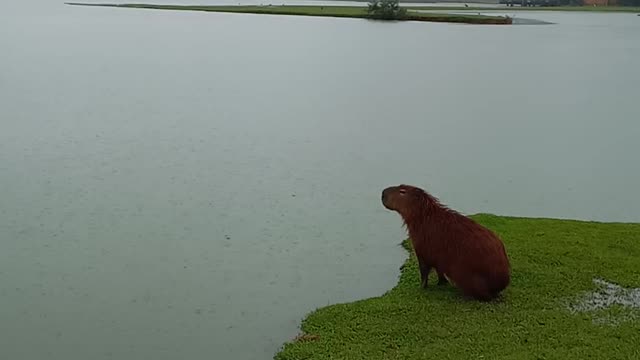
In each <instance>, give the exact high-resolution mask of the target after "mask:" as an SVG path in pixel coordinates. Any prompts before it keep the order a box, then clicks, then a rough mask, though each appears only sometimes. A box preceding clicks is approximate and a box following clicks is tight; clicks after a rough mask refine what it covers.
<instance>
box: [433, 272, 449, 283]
mask: <svg viewBox="0 0 640 360" xmlns="http://www.w3.org/2000/svg"><path fill="white" fill-rule="evenodd" d="M436 271H437V272H438V285H440V286H443V285H447V284H448V283H449V280H447V277H446V276H444V273H443V272H442V271H440V270H438V269H436Z"/></svg>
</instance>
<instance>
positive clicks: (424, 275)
mask: <svg viewBox="0 0 640 360" xmlns="http://www.w3.org/2000/svg"><path fill="white" fill-rule="evenodd" d="M418 265H419V266H420V285H422V287H423V288H426V287H427V283H428V282H429V273H430V272H431V266H429V265H427V262H426V261H424V260H422V259H421V258H420V257H418Z"/></svg>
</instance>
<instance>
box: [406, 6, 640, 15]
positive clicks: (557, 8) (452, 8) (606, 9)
mask: <svg viewBox="0 0 640 360" xmlns="http://www.w3.org/2000/svg"><path fill="white" fill-rule="evenodd" d="M407 9H414V10H436V11H441V10H444V11H460V10H469V11H485V12H489V11H490V12H494V11H578V12H580V11H583V12H625V13H640V7H633V6H548V7H544V6H540V7H521V6H514V7H506V6H504V7H497V8H491V7H477V6H475V7H474V6H469V7H464V6H407Z"/></svg>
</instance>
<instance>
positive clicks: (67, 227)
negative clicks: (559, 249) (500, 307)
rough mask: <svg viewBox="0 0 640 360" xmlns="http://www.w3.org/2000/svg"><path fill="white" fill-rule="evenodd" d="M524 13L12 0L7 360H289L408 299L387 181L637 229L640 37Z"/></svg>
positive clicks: (2, 23) (635, 28)
mask: <svg viewBox="0 0 640 360" xmlns="http://www.w3.org/2000/svg"><path fill="white" fill-rule="evenodd" d="M156 2H158V1H156ZM165 2H167V3H168V2H169V1H165ZM185 2H186V1H185ZM200 2H201V3H202V2H203V1H200ZM522 16H524V15H522ZM526 17H534V18H537V19H542V20H547V21H552V22H556V23H557V24H556V25H549V26H513V27H492V26H467V25H446V24H424V23H398V24H380V23H371V22H366V21H360V20H350V19H313V18H297V17H278V16H265V17H261V16H253V15H225V14H206V13H180V12H167V11H144V10H123V9H101V8H80V7H68V6H64V5H62V4H59V3H56V2H52V1H44V0H42V1H39V2H34V1H30V2H23V1H14V2H8V4H3V10H2V12H0V187H1V189H2V194H3V196H2V200H1V201H0V303H1V304H2V307H0V358H2V359H11V360H23V359H24V360H33V359H54V360H76V359H78V360H80V359H83V360H86V359H92V360H102V359H122V360H124V359H131V360H134V359H154V360H165V359H166V360H169V359H171V360H174V359H267V358H270V357H271V356H272V354H273V353H274V352H276V351H277V349H278V348H279V346H280V345H281V344H282V343H283V342H284V341H287V340H288V339H290V338H292V337H293V336H294V335H295V334H296V332H297V328H298V324H299V321H300V319H301V318H302V317H303V316H304V315H305V314H306V313H307V312H309V311H311V310H313V309H314V308H316V307H319V306H324V305H327V304H330V303H336V302H343V301H351V300H355V299H359V298H364V297H370V296H377V295H380V294H382V293H384V291H386V290H387V289H390V288H391V287H392V286H393V285H394V284H395V282H396V279H397V274H398V266H399V265H400V264H401V262H402V261H403V259H404V257H405V254H404V253H403V251H402V250H401V249H400V248H399V247H398V243H399V242H400V241H401V240H402V238H403V236H404V233H403V230H402V228H401V227H400V220H399V219H398V217H397V216H396V215H395V214H392V213H390V212H387V211H385V210H383V209H382V206H381V205H380V201H379V194H380V191H381V189H382V188H383V187H385V186H388V185H390V184H397V183H400V182H406V183H411V184H416V185H419V186H423V187H425V188H427V189H429V190H431V191H432V192H433V193H434V194H436V195H437V196H439V197H440V198H441V199H442V200H443V201H445V202H446V203H448V204H450V205H451V206H453V207H455V208H456V209H459V210H461V211H463V212H466V213H476V212H492V213H498V214H506V215H520V216H544V217H562V218H578V219H594V220H605V221H640V192H639V191H637V184H638V183H640V167H639V166H638V161H637V155H638V154H640V141H638V139H639V137H640V123H639V122H638V119H640V105H639V104H638V97H637V94H638V87H639V86H640V72H639V71H637V63H638V59H640V42H638V41H637V39H638V36H639V35H640V20H639V18H638V17H636V16H635V15H634V14H609V15H600V14H566V13H553V14H546V13H544V14H543V13H535V14H533V13H531V14H529V13H528V14H527V16H526Z"/></svg>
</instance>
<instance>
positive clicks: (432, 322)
mask: <svg viewBox="0 0 640 360" xmlns="http://www.w3.org/2000/svg"><path fill="white" fill-rule="evenodd" d="M474 218H475V219H476V220H478V221H479V222H480V223H482V224H484V225H486V226H488V227H489V228H491V229H492V230H494V231H495V232H496V233H498V234H499V235H500V236H501V237H502V238H503V240H504V241H505V244H506V247H507V250H508V252H509V256H510V259H511V262H512V267H513V269H512V284H511V286H510V287H509V288H507V290H506V292H505V293H504V295H503V298H502V299H501V300H500V301H496V302H492V303H480V302H475V301H470V300H466V299H464V298H462V297H461V296H460V295H459V293H458V291H457V290H455V289H454V288H453V287H451V286H446V287H438V286H436V285H435V280H436V278H435V274H432V277H431V283H430V287H429V288H428V289H426V290H423V289H421V288H420V286H419V275H418V269H417V263H416V260H415V257H414V255H413V254H411V256H410V257H409V259H408V260H407V262H406V263H405V264H404V266H403V268H402V270H401V276H400V280H399V283H398V285H397V286H396V287H395V288H394V289H392V290H391V291H389V292H387V293H386V294H384V295H383V296H381V297H377V298H372V299H367V300H362V301H357V302H354V303H349V304H338V305H333V306H329V307H325V308H322V309H319V310H316V311H314V312H312V313H311V314H310V315H308V317H307V318H306V319H305V320H304V321H303V323H302V329H303V330H304V332H305V335H304V336H302V337H300V338H298V339H296V340H295V341H292V342H291V343H288V344H286V345H285V347H284V349H283V350H282V351H281V352H280V353H278V354H277V355H276V359H277V360H294V359H295V360H301V359H437V360H444V359H465V360H466V359H516V360H520V359H522V360H524V359H558V360H561V359H562V360H564V359H580V360H582V359H640V321H639V320H637V319H640V318H636V320H631V321H626V322H624V321H623V322H620V323H619V324H616V325H613V324H606V323H605V324H601V323H598V322H597V321H595V320H597V319H598V318H603V316H607V315H608V316H611V317H612V318H613V319H615V318H616V317H617V318H619V319H625V316H626V317H627V318H628V317H629V315H633V314H635V313H633V311H636V310H629V309H620V308H614V309H610V310H601V311H600V312H596V313H577V314H574V313H571V312H570V311H569V310H568V308H567V303H570V302H571V301H575V300H576V298H577V297H578V296H580V295H581V294H582V293H583V292H585V291H590V290H593V289H594V284H593V282H592V280H593V279H594V278H596V277H602V278H603V279H605V280H607V281H610V282H615V283H617V284H620V285H622V286H625V287H638V286H640V224H620V223H593V222H578V221H565V220H552V219H526V218H508V217H498V216H493V215H484V214H480V215H476V216H474ZM404 244H405V247H407V248H408V247H409V245H408V242H406V241H405V243H404Z"/></svg>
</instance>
